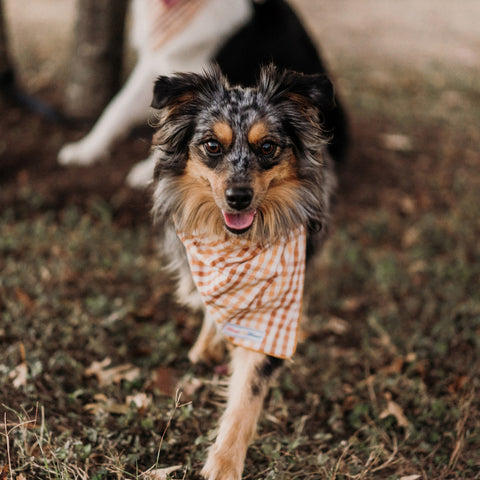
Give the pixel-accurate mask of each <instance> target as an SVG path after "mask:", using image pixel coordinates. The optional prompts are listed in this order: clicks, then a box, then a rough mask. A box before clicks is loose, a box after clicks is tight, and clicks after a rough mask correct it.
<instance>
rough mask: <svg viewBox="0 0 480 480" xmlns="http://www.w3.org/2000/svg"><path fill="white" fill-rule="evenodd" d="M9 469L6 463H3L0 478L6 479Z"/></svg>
mask: <svg viewBox="0 0 480 480" xmlns="http://www.w3.org/2000/svg"><path fill="white" fill-rule="evenodd" d="M9 471H10V469H9V468H8V465H4V466H3V467H2V469H1V470H0V480H7V475H8V472H9Z"/></svg>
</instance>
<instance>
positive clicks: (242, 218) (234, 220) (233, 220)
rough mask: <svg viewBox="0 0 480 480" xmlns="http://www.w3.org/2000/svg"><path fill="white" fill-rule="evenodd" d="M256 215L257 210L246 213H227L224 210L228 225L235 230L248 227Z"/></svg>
mask: <svg viewBox="0 0 480 480" xmlns="http://www.w3.org/2000/svg"><path fill="white" fill-rule="evenodd" d="M254 217H255V211H252V212H246V213H227V212H223V218H224V220H225V223H226V225H227V227H229V228H233V229H234V230H243V229H245V228H248V227H249V226H250V225H251V224H252V223H253V219H254Z"/></svg>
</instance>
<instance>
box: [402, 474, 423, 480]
mask: <svg viewBox="0 0 480 480" xmlns="http://www.w3.org/2000/svg"><path fill="white" fill-rule="evenodd" d="M419 478H421V475H407V476H406V477H400V480H418V479H419Z"/></svg>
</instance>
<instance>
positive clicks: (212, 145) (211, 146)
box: [204, 140, 222, 156]
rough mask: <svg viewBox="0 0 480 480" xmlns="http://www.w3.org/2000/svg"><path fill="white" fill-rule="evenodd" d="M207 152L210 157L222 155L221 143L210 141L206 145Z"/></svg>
mask: <svg viewBox="0 0 480 480" xmlns="http://www.w3.org/2000/svg"><path fill="white" fill-rule="evenodd" d="M204 147H205V150H206V151H207V153H208V154H209V155H214V156H215V155H220V154H221V153H222V147H221V145H220V143H218V142H216V141H215V140H209V141H208V142H205V143H204Z"/></svg>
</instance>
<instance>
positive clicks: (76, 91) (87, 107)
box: [64, 0, 127, 118]
mask: <svg viewBox="0 0 480 480" xmlns="http://www.w3.org/2000/svg"><path fill="white" fill-rule="evenodd" d="M126 9H127V0H77V20H76V25H75V38H74V46H73V52H72V58H71V66H70V77H69V81H68V84H67V87H66V91H65V104H64V109H65V112H66V113H67V114H68V115H70V116H73V117H77V118H94V117H97V116H98V115H99V114H100V113H101V112H102V110H103V108H104V107H105V106H106V105H107V103H108V102H109V100H110V99H111V98H112V96H113V95H114V94H115V93H116V92H117V90H118V87H119V83H120V78H121V70H122V57H123V33H124V26H125V14H126Z"/></svg>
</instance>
